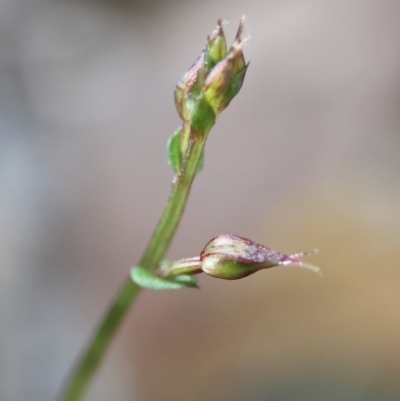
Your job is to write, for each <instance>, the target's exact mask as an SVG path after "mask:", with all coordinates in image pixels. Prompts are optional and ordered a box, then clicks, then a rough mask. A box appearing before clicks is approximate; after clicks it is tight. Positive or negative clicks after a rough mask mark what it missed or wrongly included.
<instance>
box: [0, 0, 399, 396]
mask: <svg viewBox="0 0 400 401" xmlns="http://www.w3.org/2000/svg"><path fill="white" fill-rule="evenodd" d="M243 13H246V14H247V16H248V24H247V29H248V33H251V34H252V36H253V39H252V41H251V43H250V45H249V46H248V47H247V48H246V53H245V54H246V58H247V59H248V60H251V64H250V67H249V70H248V73H247V77H246V81H245V85H244V87H243V89H242V91H241V93H240V94H239V96H238V97H237V98H236V99H235V100H234V101H233V102H232V104H231V105H230V107H229V108H228V109H227V110H226V111H225V112H224V113H223V114H222V116H221V118H220V119H219V121H218V123H217V125H216V127H215V128H214V130H213V131H212V132H211V134H210V137H209V142H208V144H207V151H206V163H205V169H204V171H203V172H202V173H201V175H199V177H198V178H197V180H196V181H195V184H194V188H193V191H192V196H191V199H190V202H189V206H188V208H187V210H186V213H185V216H184V219H183V222H182V224H181V226H180V229H179V231H178V233H177V235H176V237H175V240H174V242H173V245H172V247H171V249H170V252H169V254H168V256H169V257H170V258H171V259H173V258H180V257H189V256H195V255H197V254H199V252H200V251H201V249H202V248H203V246H204V245H205V244H206V243H207V242H208V241H209V240H210V239H211V238H212V237H214V236H216V235H219V234H228V233H235V234H238V235H241V236H244V237H248V238H251V239H252V240H254V241H257V242H260V243H263V244H265V245H267V246H269V247H271V248H273V249H275V250H278V251H281V252H284V253H293V252H296V251H302V250H307V249H313V248H315V247H318V248H319V249H320V254H319V255H317V256H313V257H312V258H309V259H308V261H310V262H312V263H315V264H317V265H319V266H321V267H322V269H323V272H324V278H320V277H318V276H317V275H314V274H312V273H310V272H308V271H305V270H301V269H296V268H295V267H291V268H289V267H288V268H277V269H272V270H269V271H264V272H260V273H257V274H255V275H252V276H250V277H248V278H246V279H244V280H239V281H235V282H228V281H223V280H216V279H211V278H209V277H200V285H201V290H200V291H194V290H183V291H177V292H151V291H145V292H143V293H142V294H141V296H140V297H139V299H138V302H137V303H136V304H135V306H134V308H133V310H132V311H131V313H130V314H129V316H128V317H127V319H126V320H125V321H124V324H123V326H122V328H121V330H120V331H119V333H118V335H117V338H116V340H115V341H114V343H113V345H112V347H111V349H110V351H109V353H108V354H107V358H106V361H105V363H104V364H103V365H102V367H101V369H100V371H99V374H98V375H97V377H96V380H95V382H94V385H93V386H92V387H91V389H90V391H89V393H88V396H87V398H86V399H87V400H88V401H94V400H97V401H105V400H115V401H127V400H140V401H158V400H163V401H186V400H194V401H197V400H207V401H214V400H215V401H217V400H224V399H229V400H232V401H236V400H250V401H253V400H254V401H263V400H269V401H275V400H277V401H281V400H282V401H306V400H307V401H317V400H318V401H321V400H323V401H333V400H352V401H375V400H379V401H392V400H399V399H400V382H399V377H400V344H399V338H400V291H399V287H400V268H399V259H400V246H399V239H400V180H399V171H400V157H399V151H400V139H399V138H400V137H399V133H400V113H399V108H400V2H399V1H398V0H381V1H379V2H378V1H373V0H346V1H344V0H343V1H341V0H335V1H333V0H331V1H329V0H326V1H320V0H265V1H261V0H247V1H246V2H243V1H233V0H230V1H227V0H214V1H188V0H186V1H183V0H181V1H179V0H167V1H157V0H153V1H151V0H148V1H144V0H141V1H134V0H132V1H128V0H119V1H118V0H117V1H112V0H108V1H106V0H104V1H100V0H99V1H84V0H81V1H66V0H64V1H61V0H60V1H46V0H33V1H32V0H29V1H28V0H3V1H1V3H0V88H1V90H0V138H1V144H0V191H1V195H0V238H1V241H0V256H1V261H2V262H1V267H0V274H1V280H0V286H1V295H2V302H1V316H2V317H1V319H2V324H1V326H0V346H1V347H0V348H1V350H0V357H1V358H0V399H1V400H4V401H14V400H15V401H17V400H30V401H39V400H40V401H43V400H54V399H55V397H56V394H57V393H58V391H59V389H60V387H61V384H62V382H63V380H64V379H65V377H66V375H67V372H68V371H69V369H70V368H71V365H72V364H73V362H74V361H75V360H76V358H77V356H78V354H79V352H80V351H81V350H82V349H83V346H84V344H85V343H86V342H87V341H88V339H89V336H90V333H91V332H92V330H93V328H94V327H95V325H96V324H97V322H98V321H99V319H100V317H101V316H102V314H103V312H104V311H105V309H106V307H107V305H108V304H109V302H110V300H111V299H112V297H113V296H114V294H115V293H116V291H117V290H118V289H119V287H120V285H121V284H122V282H123V281H124V279H125V277H126V276H127V273H128V271H129V268H130V267H131V266H132V265H134V264H135V263H137V261H138V260H139V258H140V256H141V254H142V252H143V250H144V248H145V246H146V244H147V241H148V240H149V238H150V235H151V234H152V231H153V229H154V227H155V224H156V223H157V221H158V219H159V217H160V215H161V212H162V210H163V207H164V205H165V202H166V199H167V196H168V193H169V189H170V183H171V178H172V171H171V169H170V167H169V166H168V165H167V162H166V142H167V140H168V138H169V136H170V135H171V134H172V133H173V131H174V130H175V129H176V127H178V125H179V124H180V121H179V118H178V116H177V113H176V111H175V108H174V104H173V96H172V93H173V90H174V85H175V82H176V81H177V80H178V78H179V77H180V76H181V75H182V73H183V72H184V71H185V70H186V69H187V68H188V67H189V66H190V65H191V64H192V62H193V61H194V60H195V58H196V57H197V56H198V54H199V53H200V51H201V50H202V48H203V46H204V44H205V40H206V36H207V35H208V34H209V33H211V32H212V30H213V29H214V27H215V25H216V21H217V19H218V18H220V17H222V18H226V19H230V20H231V21H232V22H231V23H230V24H229V25H228V26H227V27H226V33H227V37H228V41H229V42H230V41H231V40H232V39H233V36H234V33H235V30H236V27H237V24H238V22H239V19H240V17H241V15H242V14H243Z"/></svg>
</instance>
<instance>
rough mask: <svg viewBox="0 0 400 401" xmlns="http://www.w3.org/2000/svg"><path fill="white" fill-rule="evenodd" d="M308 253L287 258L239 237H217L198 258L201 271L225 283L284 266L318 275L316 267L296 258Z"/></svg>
mask: <svg viewBox="0 0 400 401" xmlns="http://www.w3.org/2000/svg"><path fill="white" fill-rule="evenodd" d="M309 253H310V252H302V253H298V254H295V255H290V256H287V255H284V254H282V253H279V252H276V251H273V250H271V249H269V248H267V247H265V246H264V245H260V244H257V243H255V242H253V241H250V240H249V239H247V238H243V237H239V236H238V235H220V236H218V237H216V238H214V239H212V240H211V241H210V242H209V243H208V244H207V245H206V246H205V248H204V249H203V251H202V252H201V255H200V262H201V267H202V270H203V272H205V273H207V274H208V275H210V276H213V277H216V278H222V279H226V280H236V279H239V278H243V277H246V276H249V275H250V274H253V273H255V272H257V271H259V270H262V269H267V268H269V267H275V266H286V265H294V266H300V267H305V268H308V269H310V270H313V271H315V272H319V268H318V267H316V266H313V265H310V264H307V263H303V262H301V261H300V260H299V259H298V258H299V257H301V256H305V255H307V254H309Z"/></svg>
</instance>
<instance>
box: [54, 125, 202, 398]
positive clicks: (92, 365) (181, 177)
mask: <svg viewBox="0 0 400 401" xmlns="http://www.w3.org/2000/svg"><path fill="white" fill-rule="evenodd" d="M206 139H207V135H206V134H199V133H197V132H194V131H192V132H191V134H190V139H189V144H188V148H187V151H186V155H185V157H184V159H183V161H182V168H181V171H180V173H179V174H178V175H177V176H176V177H175V178H174V181H173V185H172V190H171V194H170V196H169V199H168V203H167V206H166V207H165V210H164V213H163V215H162V217H161V219H160V221H159V223H158V226H157V228H156V230H155V232H154V234H153V236H152V238H151V240H150V243H149V245H148V247H147V249H146V251H145V253H144V255H143V257H142V259H141V261H140V263H139V266H141V267H144V268H147V269H149V270H155V269H157V268H158V267H159V265H160V262H161V260H162V258H163V257H164V255H165V253H166V252H167V250H168V247H169V245H170V244H171V241H172V239H173V236H174V234H175V232H176V230H177V228H178V225H179V222H180V220H181V218H182V215H183V212H184V210H185V206H186V203H187V200H188V197H189V193H190V188H191V186H192V183H193V179H194V177H195V175H196V169H197V165H198V163H199V160H200V157H201V154H202V152H203V149H204V145H205V143H206ZM140 290H141V288H140V287H139V286H138V285H136V284H135V283H134V282H132V281H131V280H130V278H128V280H127V281H126V282H125V284H124V285H123V287H122V289H121V290H120V292H119V293H118V294H117V296H116V298H115V299H114V301H113V303H112V304H111V306H110V308H109V310H108V311H107V312H106V314H105V315H104V317H103V320H102V321H101V323H100V325H99V327H98V329H97V330H96V331H95V333H94V335H93V337H92V339H91V341H90V342H89V344H88V346H87V348H86V349H85V350H84V351H83V353H82V356H81V358H80V359H79V360H78V363H77V365H76V366H75V368H74V370H73V371H72V374H71V376H70V378H69V381H68V382H67V385H66V387H65V389H64V391H63V392H62V394H61V396H60V397H59V401H78V400H81V399H82V397H83V395H84V393H85V391H86V389H87V387H88V385H89V383H90V381H91V379H92V378H93V376H94V374H95V373H96V370H97V368H98V367H99V365H100V363H101V361H102V359H103V357H104V355H105V353H106V351H107V349H108V346H109V345H110V342H111V340H112V339H113V337H114V335H115V333H116V331H117V329H118V327H119V325H120V324H121V322H122V319H123V318H124V317H125V315H126V313H127V312H128V310H129V308H130V306H131V305H132V303H133V301H134V300H135V299H136V297H137V296H138V295H139V292H140Z"/></svg>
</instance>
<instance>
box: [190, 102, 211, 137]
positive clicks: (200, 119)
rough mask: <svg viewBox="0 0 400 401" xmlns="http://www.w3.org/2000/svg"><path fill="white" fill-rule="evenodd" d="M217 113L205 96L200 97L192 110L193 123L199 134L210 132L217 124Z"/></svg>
mask: <svg viewBox="0 0 400 401" xmlns="http://www.w3.org/2000/svg"><path fill="white" fill-rule="evenodd" d="M215 119H216V116H215V113H214V110H213V108H212V107H211V106H210V104H209V103H208V102H207V100H206V99H205V97H204V96H201V97H200V99H198V102H197V103H196V105H195V107H194V108H193V110H192V117H191V121H190V123H191V125H192V127H193V128H194V129H195V130H196V131H197V132H198V133H199V134H204V135H206V134H208V133H209V132H210V130H211V128H212V127H213V126H214V124H215Z"/></svg>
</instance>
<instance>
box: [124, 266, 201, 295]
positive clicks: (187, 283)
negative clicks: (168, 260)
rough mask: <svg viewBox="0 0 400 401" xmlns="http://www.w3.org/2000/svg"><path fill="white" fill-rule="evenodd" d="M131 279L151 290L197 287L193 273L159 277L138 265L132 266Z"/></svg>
mask: <svg viewBox="0 0 400 401" xmlns="http://www.w3.org/2000/svg"><path fill="white" fill-rule="evenodd" d="M131 279H132V280H133V281H134V282H135V283H136V284H137V285H139V286H140V287H143V288H149V289H151V290H179V289H181V288H185V287H191V288H199V287H198V285H197V277H195V276H193V275H190V274H181V275H180V276H175V277H170V278H161V277H157V276H155V275H154V274H153V273H151V272H149V271H148V270H146V269H143V268H142V267H139V266H135V267H132V269H131Z"/></svg>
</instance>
